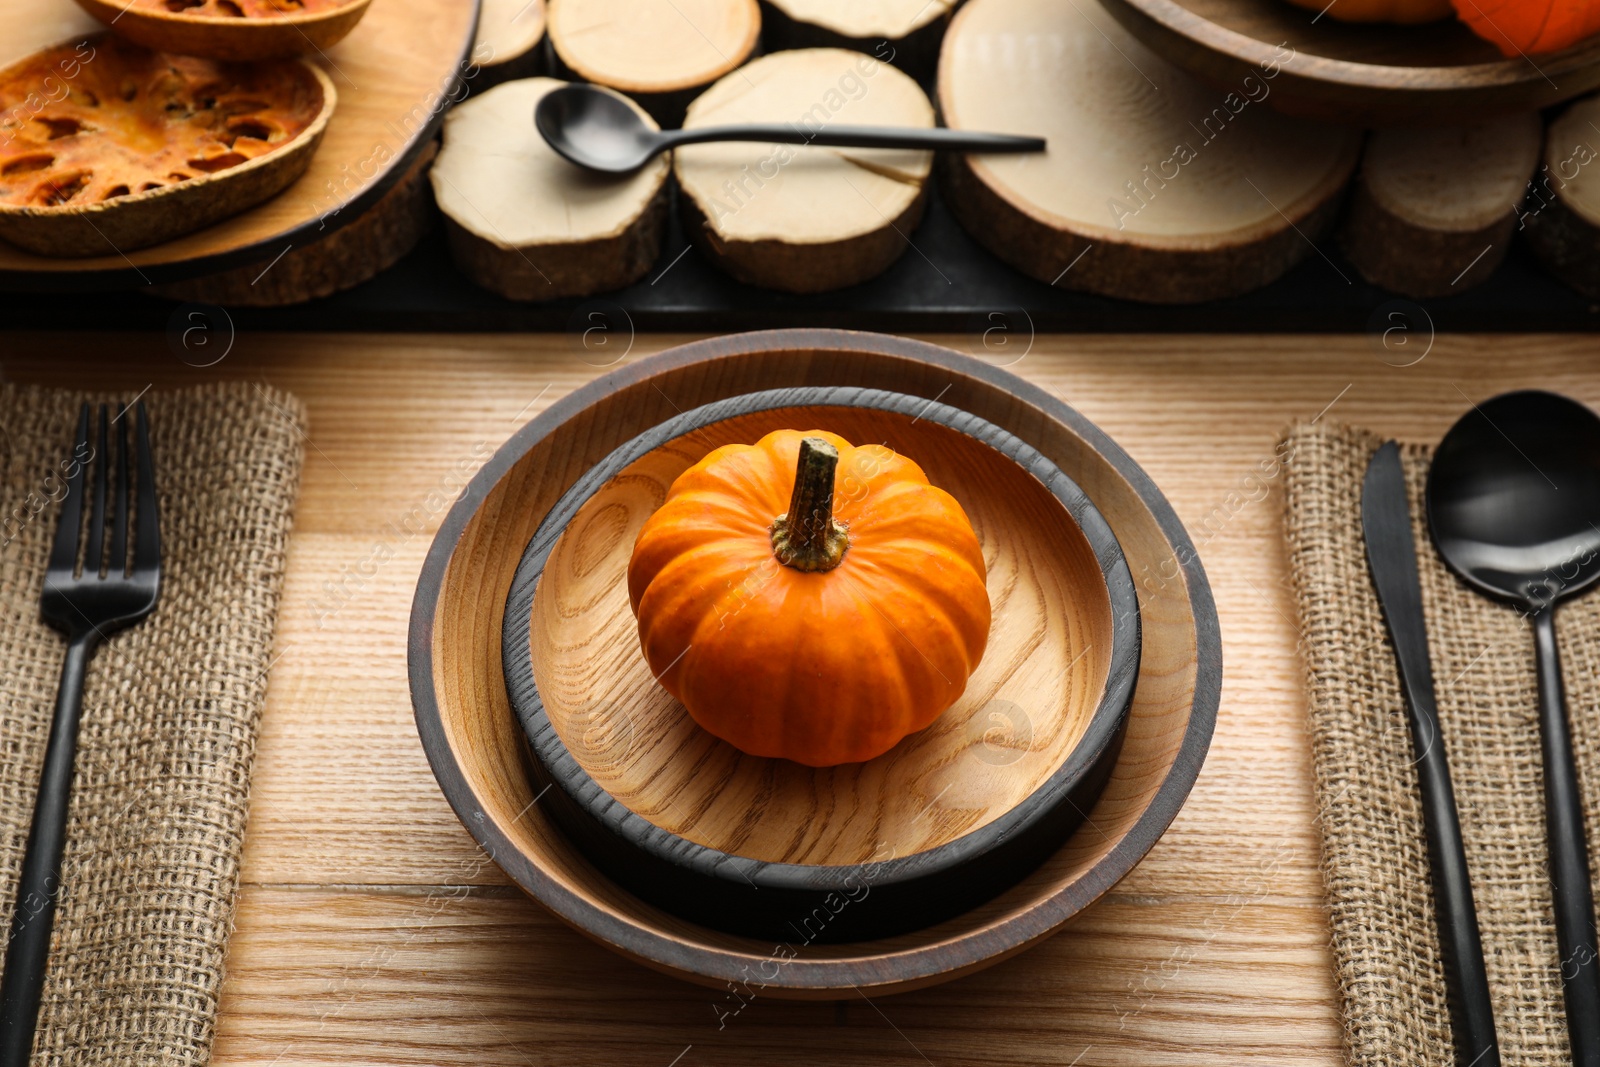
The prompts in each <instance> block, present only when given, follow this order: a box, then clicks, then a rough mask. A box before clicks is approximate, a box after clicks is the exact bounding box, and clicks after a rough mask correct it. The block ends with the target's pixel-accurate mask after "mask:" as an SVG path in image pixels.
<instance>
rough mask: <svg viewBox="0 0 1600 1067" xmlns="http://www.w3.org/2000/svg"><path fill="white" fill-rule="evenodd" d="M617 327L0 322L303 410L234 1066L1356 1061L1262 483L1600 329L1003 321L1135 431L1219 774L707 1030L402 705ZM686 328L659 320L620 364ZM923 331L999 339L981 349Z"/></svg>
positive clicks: (64, 349)
mask: <svg viewBox="0 0 1600 1067" xmlns="http://www.w3.org/2000/svg"><path fill="white" fill-rule="evenodd" d="M198 339H199V338H198V337H195V338H191V340H198ZM212 340H213V341H215V342H216V343H217V345H218V347H214V348H212V349H209V350H206V355H205V356H204V359H210V358H213V357H214V355H215V353H216V352H217V351H220V350H221V349H220V345H221V342H222V340H223V339H222V338H213V339H212ZM593 340H594V339H591V341H593ZM626 340H627V339H626V338H611V339H610V341H611V343H612V344H611V347H610V348H609V349H606V348H604V346H599V345H591V348H590V349H589V350H586V349H585V347H584V345H583V343H582V342H581V340H580V339H579V338H578V337H577V336H576V335H546V336H502V335H489V336H476V335H474V336H418V335H407V336H394V335H337V334H330V335H298V334H245V335H240V336H238V337H237V338H236V339H234V343H233V346H232V349H231V350H230V351H229V352H228V354H227V356H226V358H224V359H222V360H221V362H219V363H217V364H216V365H214V366H210V367H205V368H197V367H194V366H190V365H188V364H186V363H185V362H184V361H182V360H180V359H179V358H178V355H176V354H175V352H177V351H181V350H180V349H174V348H173V347H172V345H171V344H170V343H169V339H168V338H166V337H162V336H145V335H140V336H133V335H110V334H79V335H72V334H60V333H50V334H34V335H16V334H13V335H11V336H10V338H9V339H8V341H7V343H6V345H5V354H4V357H3V364H0V367H3V372H4V374H5V375H6V377H8V378H10V379H13V380H20V381H32V382H44V383H56V384H61V385H72V386H78V387H82V386H83V385H85V384H86V383H89V382H93V383H94V384H95V385H97V386H105V387H116V388H120V389H124V390H126V391H128V392H129V393H130V394H131V393H134V392H137V391H138V390H140V389H143V388H144V387H145V386H146V385H148V384H152V383H153V384H155V385H156V386H157V387H164V386H174V385H181V384H185V383H198V382H202V381H208V380H213V379H215V378H218V377H223V378H241V379H249V380H255V381H264V382H270V383H271V384H273V385H277V386H281V387H285V388H288V389H291V390H293V391H295V392H296V393H298V394H299V395H300V396H301V397H303V398H304V399H305V400H306V402H307V404H308V405H309V407H310V411H311V437H310V442H309V445H308V449H307V455H308V460H307V465H306V471H305V482H304V486H303V489H302V491H301V497H300V503H299V509H298V512H297V515H296V523H295V532H294V538H293V542H292V547H291V551H290V561H289V577H288V586H287V591H286V596H285V598H284V607H283V616H282V619H281V621H280V624H279V627H278V637H277V645H278V647H277V650H276V656H277V658H276V660H275V665H274V666H273V668H272V674H271V683H270V692H269V695H268V700H267V709H266V716H265V720H264V723H263V727H262V736H261V744H260V756H259V762H258V766H257V771H256V778H255V789H254V794H253V796H254V802H253V811H252V814H251V819H250V830H249V835H248V838H247V840H246V845H245V859H244V875H243V878H244V886H243V889H242V891H241V894H240V898H239V906H238V917H237V923H238V926H237V932H236V934H235V935H234V938H233V942H232V946H231V950H230V959H229V965H228V969H229V973H228V978H227V982H226V985H225V987H224V991H223V999H222V1015H221V1020H220V1024H219V1034H218V1038H217V1043H216V1053H215V1058H214V1063H215V1065H216V1067H242V1065H245V1064H255V1065H269V1064H285V1065H288V1064H318V1065H320V1064H339V1065H354V1064H372V1065H398V1064H417V1065H436V1064H472V1065H475V1067H476V1065H504V1067H519V1065H533V1067H545V1065H585V1067H587V1065H594V1067H632V1065H643V1067H671V1065H674V1064H676V1065H678V1067H696V1065H702V1064H729V1065H735V1064H737V1065H747V1064H752V1063H761V1064H768V1065H775V1064H800V1065H820V1064H893V1063H906V1064H920V1063H924V1062H926V1063H931V1064H939V1065H945V1064H951V1065H954V1064H1000V1063H1006V1064H1019V1065H1042V1064H1064V1065H1065V1064H1078V1065H1081V1067H1094V1065H1124V1064H1125V1065H1130V1067H1132V1065H1138V1067H1157V1065H1164V1064H1215V1065H1216V1067H1237V1065H1238V1064H1240V1063H1241V1062H1251V1063H1255V1062H1259V1063H1262V1064H1274V1065H1278V1064H1283V1065H1288V1064H1334V1063H1338V1062H1340V1060H1341V1059H1342V1057H1341V1054H1340V1048H1339V1020H1338V1009H1337V1005H1336V1001H1335V994H1334V986H1333V981H1332V976H1331V973H1330V966H1331V964H1330V959H1331V957H1330V953H1329V950H1328V947H1327V940H1328V928H1327V923H1326V916H1325V913H1324V910H1323V907H1322V904H1321V882H1320V876H1319V874H1318V868H1317V850H1318V838H1317V836H1316V829H1315V811H1314V805H1313V802H1312V797H1311V786H1310V778H1309V773H1310V772H1309V758H1308V749H1307V742H1306V732H1305V724H1304V719H1305V700H1304V696H1303V694H1302V691H1301V683H1300V673H1299V664H1298V661H1297V658H1296V643H1297V641H1298V632H1297V629H1296V624H1295V620H1294V616H1293V609H1292V605H1291V603H1290V598H1289V593H1288V588H1287V585H1286V580H1285V562H1284V551H1283V547H1282V542H1281V537H1280V532H1279V531H1280V523H1281V497H1280V495H1279V487H1278V486H1277V485H1276V484H1274V483H1271V482H1269V483H1268V489H1267V493H1266V495H1265V496H1262V495H1261V490H1260V488H1259V485H1260V483H1259V482H1258V481H1255V480H1252V478H1251V476H1252V474H1253V473H1255V472H1256V471H1257V464H1258V463H1259V462H1261V461H1263V460H1266V459H1268V458H1269V457H1271V456H1272V454H1273V446H1274V443H1275V442H1276V441H1277V439H1278V436H1279V434H1280V433H1281V431H1282V430H1283V429H1284V428H1285V427H1286V426H1287V425H1288V424H1289V423H1290V422H1291V421H1292V420H1296V419H1311V418H1314V417H1317V416H1318V415H1319V414H1320V415H1321V416H1322V417H1324V418H1330V419H1340V420H1345V421H1351V422H1360V423H1363V424H1365V425H1367V426H1369V427H1371V428H1372V429H1375V430H1378V431H1381V432H1383V433H1386V434H1392V435H1395V436H1399V437H1402V438H1409V439H1416V440H1435V439H1437V438H1438V437H1439V436H1440V435H1442V434H1443V432H1444V431H1445V429H1446V428H1448V426H1449V425H1450V423H1451V422H1452V421H1453V420H1454V419H1455V418H1456V417H1457V416H1458V415H1459V414H1460V413H1461V411H1462V410H1463V409H1465V408H1466V407H1467V406H1468V402H1469V400H1477V399H1481V398H1483V397H1486V396H1489V395H1491V394H1493V393H1496V392H1499V391H1502V390H1505V389H1509V388H1514V387H1522V386H1533V385H1537V386H1542V387H1545V388H1552V389H1557V390H1561V391H1565V392H1567V393H1569V394H1571V395H1573V396H1575V397H1577V398H1578V399H1580V400H1583V401H1585V402H1587V403H1589V404H1594V405H1600V353H1597V351H1596V345H1595V342H1594V340H1593V339H1592V338H1585V337H1532V336H1517V337H1511V336H1496V337H1439V338H1437V339H1435V340H1433V341H1432V344H1431V348H1429V347H1428V346H1429V340H1430V339H1429V338H1427V337H1423V336H1412V337H1402V336H1400V335H1394V336H1391V337H1390V339H1389V340H1390V345H1389V347H1388V349H1385V347H1384V346H1383V344H1382V343H1381V341H1380V340H1379V339H1378V338H1375V337H1371V336H1364V335H1356V336H1342V337H1278V336H1272V337H1221V336H1215V337H1186V336H1066V337H1062V336H1055V337H1039V338H1037V339H1035V340H1034V341H1033V343H1032V346H1031V349H1030V350H1027V351H1026V354H1025V355H1022V357H1021V358H1020V359H1018V358H1017V355H1018V353H1019V352H1021V351H1023V348H1024V346H1025V344H1026V339H1025V338H1013V339H1012V342H1013V343H1012V344H1011V345H1010V347H1009V348H1005V349H1000V350H999V355H1000V356H1001V357H1003V358H1001V359H999V360H997V361H1000V362H1009V361H1011V360H1016V362H1015V364H1014V365H1013V366H1012V369H1013V370H1014V371H1016V372H1017V373H1019V374H1021V375H1023V376H1025V377H1027V378H1029V379H1031V380H1033V381H1034V382H1036V383H1038V384H1040V385H1042V386H1044V387H1045V388H1048V389H1050V390H1053V391H1054V392H1056V393H1057V394H1059V395H1060V396H1061V397H1062V398H1063V399H1065V400H1066V401H1067V402H1068V403H1070V404H1072V405H1074V406H1075V407H1077V408H1078V409H1079V410H1080V411H1082V412H1083V413H1084V414H1085V415H1087V416H1088V417H1089V418H1091V419H1093V420H1094V421H1095V422H1097V423H1098V424H1099V425H1100V426H1101V427H1103V428H1104V429H1105V430H1106V431H1107V432H1109V433H1110V434H1111V435H1112V436H1113V437H1115V438H1116V439H1117V440H1118V441H1119V442H1121V443H1122V445H1123V446H1124V447H1125V448H1126V449H1127V450H1128V451H1129V452H1130V453H1131V454H1132V456H1133V457H1134V459H1136V460H1137V461H1138V462H1139V463H1141V464H1143V465H1144V467H1145V469H1146V470H1147V471H1149V472H1150V474H1151V475H1152V476H1153V477H1154V478H1155V480H1156V482H1157V483H1158V484H1159V485H1160V486H1161V487H1162V488H1163V489H1164V490H1165V492H1166V494H1167V496H1168V498H1169V499H1170V500H1171V501H1172V503H1173V505H1174V507H1176V509H1177V512H1178V514H1179V516H1180V517H1181V518H1182V519H1183V521H1184V522H1185V523H1186V524H1187V525H1188V527H1189V530H1190V532H1191V534H1192V535H1193V537H1194V539H1195V541H1196V543H1197V545H1198V546H1199V548H1200V552H1201V558H1202V560H1203V561H1204V563H1205V566H1206V570H1207V571H1208V573H1209V575H1210V579H1211V584H1212V588H1213V590H1214V592H1215V595H1216V599H1217V604H1218V609H1219V612H1220V615H1221V621H1222V635H1223V648H1224V658H1225V664H1226V667H1225V680H1224V684H1223V693H1222V707H1221V712H1220V715H1219V719H1218V723H1217V731H1216V738H1215V741H1214V743H1213V744H1212V748H1211V754H1210V757H1209V759H1208V760H1207V762H1206V766H1205V770H1204V772H1203V773H1202V774H1201V776H1200V780H1199V783H1198V784H1197V786H1196V787H1195V790H1194V794H1193V796H1192V798H1191V799H1190V801H1189V804H1188V806H1187V807H1186V808H1185V809H1184V811H1183V812H1182V813H1181V814H1180V815H1179V817H1178V819H1177V821H1176V823H1175V824H1174V825H1173V827H1172V829H1171V831H1170V832H1169V833H1168V834H1167V835H1166V837H1165V838H1164V839H1163V840H1162V842H1161V843H1160V844H1159V845H1157V847H1156V848H1155V850H1154V851H1153V852H1152V853H1151V854H1150V856H1149V858H1148V859H1147V860H1146V861H1145V863H1144V864H1143V865H1142V866H1140V867H1139V868H1138V869H1137V870H1136V871H1135V872H1134V873H1133V874H1132V875H1130V876H1129V877H1128V878H1127V879H1126V880H1125V881H1124V882H1123V883H1122V884H1121V885H1120V886H1118V887H1117V888H1116V889H1115V890H1113V891H1112V892H1111V893H1110V894H1109V895H1108V896H1107V897H1106V898H1105V900H1103V901H1102V902H1101V903H1100V904H1098V905H1096V906H1095V907H1094V908H1092V909H1090V910H1089V911H1088V912H1086V913H1085V914H1084V915H1082V916H1081V917H1080V918H1079V919H1078V920H1076V921H1075V922H1074V923H1073V924H1071V925H1070V926H1069V927H1068V928H1067V929H1065V930H1064V931H1063V932H1062V933H1060V934H1058V935H1057V936H1056V937H1055V938H1053V939H1051V940H1049V941H1047V942H1045V943H1044V944H1043V945H1041V946H1040V947H1038V948H1035V949H1033V950H1032V951H1030V952H1027V953H1025V954H1023V955H1022V956H1019V957H1017V958H1015V959H1013V960H1010V961H1008V962H1006V963H1002V964H1000V965H999V966H997V967H994V968H992V969H990V970H988V971H985V972H983V973H981V974H978V975H976V976H973V977H969V978H965V979H962V980H960V981H957V982H954V983H951V984H948V985H945V986H941V987H938V988H935V989H930V990H925V991H921V992H916V993H909V994H904V995H901V996H894V997H884V998H874V999H873V1000H871V1001H868V1000H865V999H862V998H858V999H854V1000H845V1001H841V1002H837V1003H785V1002H780V1001H773V1000H760V999H757V1000H756V1001H754V1002H753V1003H751V1004H750V1005H749V1006H748V1007H747V1008H745V1009H744V1011H743V1012H742V1013H741V1014H739V1015H738V1016H737V1017H736V1018H732V1019H730V1020H728V1021H727V1024H726V1026H725V1027H723V1028H722V1029H719V1028H718V1015H717V1013H716V1011H715V1010H714V1007H713V1006H714V1005H715V1004H720V1003H721V1001H720V999H719V997H718V994H716V993H714V992H712V991H710V990H706V989H702V988H700V987H697V986H693V985H689V984H686V983H683V982H680V981H677V980H674V979H670V978H666V977H663V976H660V975H657V974H655V973H654V972H651V971H648V970H645V969H643V968H641V967H639V966H636V965H634V964H632V963H628V962H626V961H624V960H622V959H620V958H617V957H615V956H613V955H611V954H610V953H609V952H607V951H605V950H604V949H601V948H599V947H597V946H595V945H593V944H591V943H590V942H588V941H587V940H585V939H584V938H582V937H581V936H579V935H578V934H576V933H574V932H572V931H571V930H569V929H567V928H566V927H565V926H563V925H562V924H561V923H559V922H558V921H556V920H555V919H554V918H552V917H551V916H550V915H548V914H547V913H546V912H545V911H544V910H543V909H542V908H541V907H540V906H539V905H537V904H535V903H533V902H532V901H530V900H528V899H527V898H525V897H524V896H523V895H522V894H521V892H520V891H518V890H517V889H516V888H515V887H514V886H512V885H511V884H510V883H509V882H508V881H507V880H506V879H505V877H504V876H503V875H501V873H500V872H499V870H498V868H496V867H495V866H494V865H493V864H492V863H490V862H488V860H487V859H486V858H485V857H483V856H482V855H481V854H479V853H478V851H477V849H476V846H475V845H474V843H473V841H472V839H471V837H469V836H468V834H467V832H466V831H465V830H464V829H463V828H462V827H461V825H460V824H459V823H458V822H457V821H456V818H455V816H454V814H453V813H452V812H451V810H450V808H449V807H448V806H447V805H446V803H445V801H444V799H443V797H442V796H441V795H440V793H439V790H438V788H437V786H436V785H435V783H434V779H433V775H432V773H431V772H430V771H429V769H428V765H427V762H426V760H425V759H424V757H423V754H422V749H421V747H420V745H419V744H418V741H417V736H416V732H415V730H414V729H413V726H412V714H411V703H410V698H409V694H408V691H407V686H406V665H405V637H406V624H407V616H408V612H409V610H410V605H411V593H412V587H413V583H414V582H415V579H416V576H417V572H418V570H419V568H420V566H421V562H422V558H423V555H424V552H425V551H426V549H427V546H428V544H429V541H430V539H431V537H432V534H433V531H434V530H435V528H436V527H437V525H438V522H439V520H440V519H441V517H442V516H443V514H444V511H445V509H446V508H447V507H448V505H449V503H450V502H451V500H452V499H453V498H454V495H455V493H454V488H453V487H454V486H455V485H456V484H457V483H456V482H455V481H453V478H454V477H455V475H454V474H453V472H454V471H455V470H457V469H460V468H459V467H458V465H459V464H463V463H465V464H470V465H472V466H476V465H477V464H478V463H480V462H481V460H482V456H483V455H484V454H485V447H484V446H495V445H498V444H500V442H501V441H502V440H504V439H505V438H506V437H507V436H508V435H509V434H510V433H511V431H512V430H513V429H514V428H515V427H516V426H518V425H520V424H521V423H522V422H524V421H526V420H527V419H529V418H531V417H532V416H533V415H534V414H536V413H537V412H538V411H540V410H542V409H543V408H544V407H545V406H546V405H548V404H550V403H551V402H552V401H554V400H555V399H556V398H558V397H559V396H561V395H563V394H564V393H566V392H567V391H569V390H571V389H573V388H574V387H576V386H578V385H579V384H581V383H583V382H585V381H587V380H589V379H590V378H592V377H594V376H595V375H597V374H599V373H602V370H601V369H600V368H599V367H598V366H597V364H601V363H604V362H606V361H607V360H609V359H610V358H612V356H613V355H615V354H616V353H617V351H618V349H619V348H620V347H622V345H623V344H624V343H625V342H626ZM680 340H687V338H674V337H664V336H640V337H638V338H636V339H634V341H633V344H632V349H631V351H630V352H629V353H628V354H627V355H626V356H625V357H624V358H625V359H636V358H638V357H640V356H642V355H645V354H648V353H650V352H654V351H658V350H660V349H661V348H664V347H667V346H669V345H671V344H673V343H676V342H677V341H680ZM929 340H933V341H936V342H940V343H944V344H948V345H950V346H951V347H953V348H957V349H960V350H965V351H971V352H973V353H974V354H979V355H986V356H988V357H989V358H995V356H996V353H994V352H986V351H985V349H984V347H983V343H982V340H981V338H980V337H978V336H976V335H974V336H951V337H934V338H929ZM991 340H993V338H991ZM1401 341H1404V342H1406V343H1405V344H1400V343H1399V342H1401ZM1424 353H1425V356H1424ZM1419 357H1423V358H1421V359H1420V361H1418V362H1414V363H1413V361H1414V360H1418V358H1419ZM188 358H189V360H190V361H191V362H202V361H203V359H202V358H201V357H199V356H197V355H190V356H189V357H188ZM1404 364H1411V365H1409V366H1406V365H1404ZM385 546H386V548H387V551H385V550H384V549H385ZM374 558H378V559H382V560H386V561H385V562H382V563H380V564H376V565H375V564H373V562H372V561H373V559H374Z"/></svg>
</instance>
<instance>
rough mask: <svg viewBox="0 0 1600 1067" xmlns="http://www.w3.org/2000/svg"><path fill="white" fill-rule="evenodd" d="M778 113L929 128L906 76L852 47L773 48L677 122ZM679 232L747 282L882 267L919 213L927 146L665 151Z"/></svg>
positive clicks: (788, 117)
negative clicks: (671, 156) (674, 185)
mask: <svg viewBox="0 0 1600 1067" xmlns="http://www.w3.org/2000/svg"><path fill="white" fill-rule="evenodd" d="M773 121H780V122H781V121H788V122H792V123H795V124H796V125H798V126H801V127H803V128H811V129H816V128H818V127H821V126H827V125H834V124H837V125H866V126H932V125H933V124H934V122H933V108H932V107H931V106H930V105H929V103H928V98H927V97H926V96H925V95H923V92H922V90H921V89H920V88H918V87H917V83H916V82H914V81H912V80H911V79H910V78H909V77H908V76H907V75H905V74H904V73H902V72H901V71H899V70H896V69H895V68H894V67H892V66H890V65H889V64H887V63H882V62H879V61H878V60H876V59H873V58H872V57H871V56H867V55H863V54H861V53H859V52H852V51H846V50H843V49H837V48H816V49H808V50H804V51H799V52H774V53H773V54H771V55H768V56H764V57H762V58H761V59H758V60H756V61H755V62H754V63H751V64H749V65H748V66H746V67H744V68H743V69H741V70H739V71H736V72H735V73H733V74H730V75H728V76H727V77H726V78H724V79H722V81H720V82H718V83H717V84H716V85H714V86H712V87H711V88H710V89H709V90H707V91H706V93H705V95H704V96H702V97H700V98H699V99H698V100H696V101H695V102H694V104H693V105H692V106H691V107H690V108H689V114H688V117H687V118H686V119H685V120H684V127H685V128H686V129H688V128H694V127H699V126H717V125H722V124H724V123H741V122H773ZM675 155H676V157H677V158H676V160H675V161H674V165H675V170H676V173H677V177H678V185H679V188H680V189H681V190H682V192H683V195H682V196H681V197H680V198H679V204H680V206H681V208H682V211H683V224H684V229H685V231H686V232H687V233H688V234H689V236H690V238H691V240H693V241H694V243H695V245H696V246H697V247H698V248H699V249H700V250H701V251H702V252H703V253H705V255H706V256H707V257H708V258H709V259H711V261H712V262H714V263H715V264H716V265H717V266H719V267H721V268H722V269H723V270H725V271H727V272H728V273H729V274H731V275H733V276H734V277H735V278H737V279H739V280H740V281H743V282H748V283H750V284H752V285H760V286H765V287H767V288H771V289H782V290H784V291H787V292H791V293H816V292H823V291H826V290H829V289H839V288H842V287H844V286H847V285H854V284H855V283H857V282H861V281H865V280H866V279H868V278H871V277H874V276H876V275H878V274H880V273H882V272H883V271H884V270H885V269H886V268H887V267H888V266H889V264H891V263H893V262H894V261H895V260H897V259H899V258H900V256H902V255H903V254H904V253H905V252H906V250H907V249H908V248H909V247H910V243H909V235H910V233H911V231H912V230H914V229H915V228H916V225H917V223H918V222H919V221H920V220H921V218H922V207H923V197H924V193H923V186H924V184H925V183H926V181H927V178H928V173H929V169H930V166H931V157H932V153H931V152H908V151H903V150H900V151H889V150H881V149H841V148H818V147H812V146H808V145H799V146H793V145H771V144H751V143H738V142H729V143H717V144H704V145H689V146H687V147H684V148H680V149H678V151H677V152H676V153H675Z"/></svg>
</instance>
